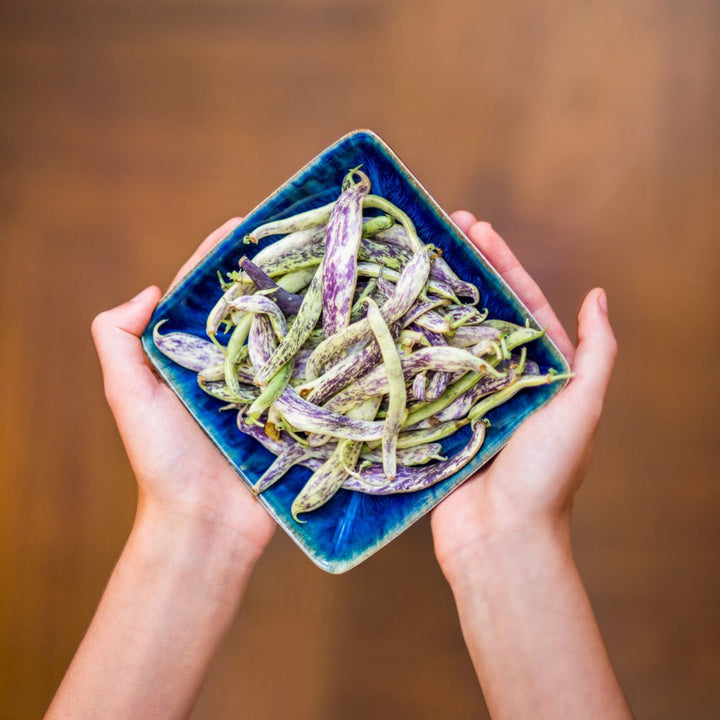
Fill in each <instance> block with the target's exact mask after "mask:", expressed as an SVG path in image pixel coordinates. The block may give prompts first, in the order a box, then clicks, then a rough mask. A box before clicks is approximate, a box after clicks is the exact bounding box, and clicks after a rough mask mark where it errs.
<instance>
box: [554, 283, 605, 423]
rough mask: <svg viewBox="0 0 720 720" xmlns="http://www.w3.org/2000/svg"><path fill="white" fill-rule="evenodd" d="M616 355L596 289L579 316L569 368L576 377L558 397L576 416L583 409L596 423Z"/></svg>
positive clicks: (602, 298) (599, 290)
mask: <svg viewBox="0 0 720 720" xmlns="http://www.w3.org/2000/svg"><path fill="white" fill-rule="evenodd" d="M616 355H617V341H616V340H615V335H614V333H613V330H612V327H611V326H610V320H609V318H608V312H607V296H606V294H605V291H604V290H603V289H602V288H595V289H594V290H591V291H590V292H589V293H588V294H587V296H586V298H585V300H584V301H583V304H582V307H581V308H580V312H579V313H578V346H577V351H576V352H575V358H574V360H573V367H572V369H573V372H574V373H575V377H574V378H573V380H572V382H571V383H570V385H569V386H568V387H567V388H566V390H565V392H563V393H562V394H561V395H560V396H559V397H564V399H565V402H570V403H572V404H573V405H574V407H575V412H576V413H577V411H578V409H579V408H582V412H583V414H587V416H588V419H590V420H591V421H594V422H597V421H598V420H599V419H600V414H601V413H602V407H603V402H604V400H605V391H606V390H607V386H608V383H609V382H610V375H611V373H612V369H613V365H614V364H615V356H616Z"/></svg>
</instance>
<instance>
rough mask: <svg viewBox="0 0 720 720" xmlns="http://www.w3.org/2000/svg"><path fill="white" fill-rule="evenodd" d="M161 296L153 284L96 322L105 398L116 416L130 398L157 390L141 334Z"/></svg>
mask: <svg viewBox="0 0 720 720" xmlns="http://www.w3.org/2000/svg"><path fill="white" fill-rule="evenodd" d="M160 294H161V293H160V289H159V288H157V287H155V286H154V285H151V286H150V287H148V288H146V289H145V290H143V291H142V292H141V293H140V294H138V295H137V296H136V297H134V298H133V299H132V300H130V301H128V302H126V303H123V304H122V305H118V307H116V308H113V309H112V310H106V311H105V312H102V313H100V314H99V315H98V316H97V317H96V318H95V319H94V320H93V323H92V327H91V331H92V336H93V340H94V341H95V348H96V349H97V353H98V357H99V358H100V365H101V366H102V371H103V379H104V381H105V396H106V397H107V400H108V403H109V404H110V407H111V408H112V410H113V412H114V413H116V414H117V412H118V411H122V408H123V406H124V403H126V402H127V400H128V398H132V397H135V398H137V397H138V395H141V394H143V395H147V394H151V393H152V392H154V389H155V388H156V387H157V379H156V378H155V376H154V375H153V373H152V371H151V370H150V368H149V367H148V366H147V365H146V364H145V353H144V352H143V349H142V345H141V343H140V335H141V334H142V332H143V330H144V329H145V327H146V326H147V324H148V321H149V320H150V316H151V315H152V312H153V310H154V309H155V306H156V305H157V303H158V300H159V299H160Z"/></svg>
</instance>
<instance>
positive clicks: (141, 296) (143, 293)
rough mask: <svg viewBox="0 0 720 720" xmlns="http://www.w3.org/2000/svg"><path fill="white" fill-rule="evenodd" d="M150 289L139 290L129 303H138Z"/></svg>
mask: <svg viewBox="0 0 720 720" xmlns="http://www.w3.org/2000/svg"><path fill="white" fill-rule="evenodd" d="M151 288H152V286H151V287H146V288H145V289H144V290H141V291H140V292H139V293H138V294H137V295H136V296H135V297H134V298H132V299H131V300H130V301H129V302H131V303H134V302H138V301H139V300H142V299H143V297H144V296H145V295H147V293H148V290H150V289H151Z"/></svg>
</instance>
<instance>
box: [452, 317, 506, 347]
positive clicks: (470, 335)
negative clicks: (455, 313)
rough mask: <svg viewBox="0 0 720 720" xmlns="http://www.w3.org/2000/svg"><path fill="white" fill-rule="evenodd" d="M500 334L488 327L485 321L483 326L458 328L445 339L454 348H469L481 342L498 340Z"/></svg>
mask: <svg viewBox="0 0 720 720" xmlns="http://www.w3.org/2000/svg"><path fill="white" fill-rule="evenodd" d="M502 334H503V333H502V332H501V331H500V330H499V329H498V328H496V327H493V326H492V325H488V324H487V321H486V323H485V324H483V325H471V326H469V327H467V326H466V327H459V328H458V329H457V330H456V331H455V332H454V333H452V334H451V335H450V336H449V337H448V338H447V342H448V345H453V346H454V347H470V346H471V345H477V343H479V342H481V341H482V340H499V339H500V337H501V336H502Z"/></svg>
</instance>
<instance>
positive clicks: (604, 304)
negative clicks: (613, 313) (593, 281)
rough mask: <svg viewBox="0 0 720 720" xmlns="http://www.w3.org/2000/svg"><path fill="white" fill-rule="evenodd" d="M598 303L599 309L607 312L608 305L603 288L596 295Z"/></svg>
mask: <svg viewBox="0 0 720 720" xmlns="http://www.w3.org/2000/svg"><path fill="white" fill-rule="evenodd" d="M598 305H599V306H600V309H601V310H602V311H603V312H604V313H607V311H608V306H607V293H606V292H605V291H604V290H601V291H600V294H599V295H598Z"/></svg>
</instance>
